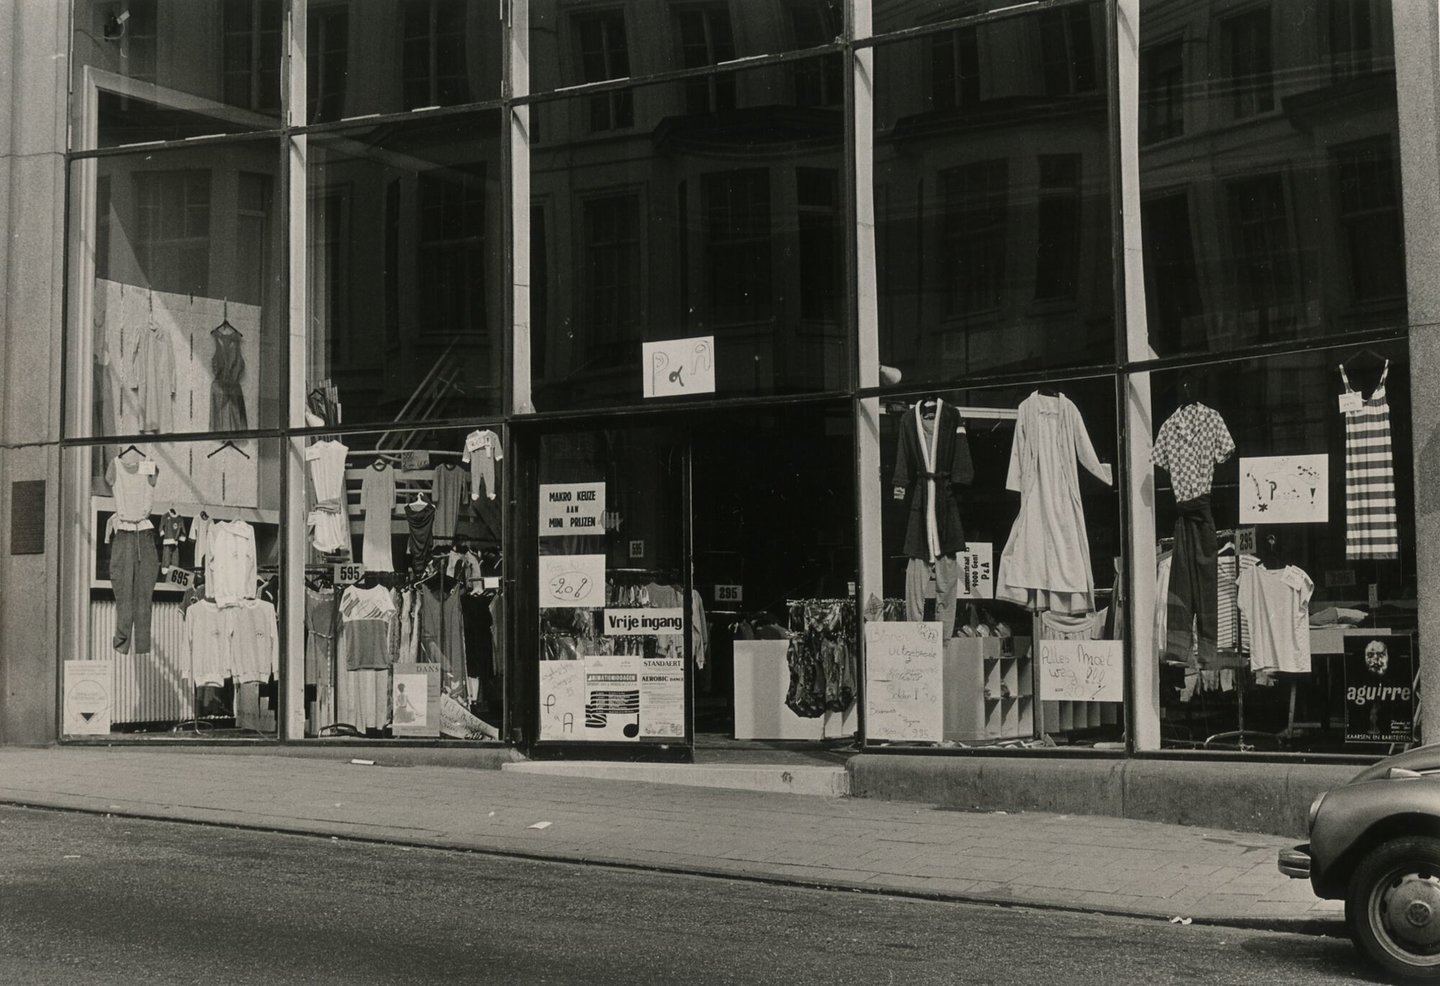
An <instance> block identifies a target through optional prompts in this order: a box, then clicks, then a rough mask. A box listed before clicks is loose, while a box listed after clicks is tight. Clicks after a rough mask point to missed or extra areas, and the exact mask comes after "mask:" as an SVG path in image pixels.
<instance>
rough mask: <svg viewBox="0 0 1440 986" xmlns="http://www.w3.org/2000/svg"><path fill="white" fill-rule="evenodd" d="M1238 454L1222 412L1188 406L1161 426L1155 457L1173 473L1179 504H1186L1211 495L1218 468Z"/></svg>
mask: <svg viewBox="0 0 1440 986" xmlns="http://www.w3.org/2000/svg"><path fill="white" fill-rule="evenodd" d="M1234 454H1235V440H1234V439H1233V438H1231V437H1230V429H1229V428H1226V427H1225V419H1224V418H1222V417H1220V412H1219V411H1216V410H1215V409H1214V408H1212V407H1206V406H1205V405H1204V404H1186V405H1185V406H1184V407H1182V408H1180V409H1179V410H1178V411H1176V412H1175V413H1174V414H1172V415H1170V417H1169V418H1167V419H1166V420H1165V423H1164V424H1163V425H1161V426H1160V434H1159V435H1157V436H1156V438H1155V449H1154V451H1153V452H1151V458H1152V460H1153V461H1154V463H1155V464H1156V465H1157V466H1159V467H1160V468H1161V469H1164V470H1165V471H1166V472H1168V473H1169V474H1170V483H1171V485H1172V487H1173V488H1174V490H1175V501H1176V502H1177V503H1184V502H1185V501H1187V500H1193V499H1195V498H1196V497H1198V496H1204V495H1205V494H1207V493H1209V492H1210V483H1211V480H1212V479H1213V478H1214V474H1215V466H1216V465H1217V464H1219V463H1221V462H1224V461H1225V460H1226V459H1228V458H1230V456H1232V455H1234Z"/></svg>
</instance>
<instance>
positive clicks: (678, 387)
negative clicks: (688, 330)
mask: <svg viewBox="0 0 1440 986" xmlns="http://www.w3.org/2000/svg"><path fill="white" fill-rule="evenodd" d="M641 363H642V367H641V371H642V373H641V375H642V376H643V377H644V383H643V387H644V390H643V393H644V396H645V397H647V398H649V397H677V396H683V395H685V394H713V393H715V337H714V336H696V337H695V338H692V339H666V340H664V341H662V342H647V343H643V344H642V346H641Z"/></svg>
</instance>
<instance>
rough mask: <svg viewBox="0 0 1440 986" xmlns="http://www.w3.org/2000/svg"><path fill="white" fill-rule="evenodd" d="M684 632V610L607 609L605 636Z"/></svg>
mask: <svg viewBox="0 0 1440 986" xmlns="http://www.w3.org/2000/svg"><path fill="white" fill-rule="evenodd" d="M684 632H685V610H684V609H682V608H680V607H678V606H677V607H675V608H674V609H607V610H606V611H605V636H607V637H642V636H643V637H649V636H655V635H657V634H662V633H663V634H671V633H684Z"/></svg>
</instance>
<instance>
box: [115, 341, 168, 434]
mask: <svg viewBox="0 0 1440 986" xmlns="http://www.w3.org/2000/svg"><path fill="white" fill-rule="evenodd" d="M122 379H123V381H124V388H125V389H124V398H123V401H124V404H125V405H126V407H127V410H128V412H129V417H130V419H131V420H133V421H134V422H135V423H136V424H137V428H136V430H137V431H140V432H168V431H174V430H175V346H174V343H173V342H171V339H170V333H169V331H168V330H166V329H162V328H161V327H160V326H159V325H157V324H156V322H155V320H154V318H153V317H152V318H151V319H150V323H149V327H148V328H147V329H145V330H142V331H139V332H135V333H133V339H132V340H130V341H129V342H128V343H127V346H126V351H125V363H124V373H123V376H122Z"/></svg>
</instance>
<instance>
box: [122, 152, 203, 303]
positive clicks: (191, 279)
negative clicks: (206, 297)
mask: <svg viewBox="0 0 1440 986" xmlns="http://www.w3.org/2000/svg"><path fill="white" fill-rule="evenodd" d="M134 186H135V205H136V208H135V218H136V225H135V243H134V249H135V259H136V261H137V262H138V264H139V266H140V270H141V272H142V273H143V275H144V276H145V278H146V280H147V282H148V285H149V286H150V287H152V288H158V289H160V290H162V291H176V292H181V293H188V294H205V293H206V292H207V291H208V290H209V286H210V172H208V171H202V170H187V171H146V172H141V173H139V174H136V175H135V176H134Z"/></svg>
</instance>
